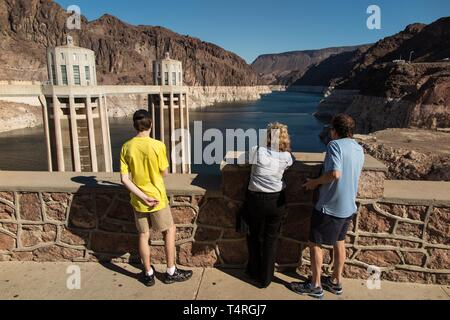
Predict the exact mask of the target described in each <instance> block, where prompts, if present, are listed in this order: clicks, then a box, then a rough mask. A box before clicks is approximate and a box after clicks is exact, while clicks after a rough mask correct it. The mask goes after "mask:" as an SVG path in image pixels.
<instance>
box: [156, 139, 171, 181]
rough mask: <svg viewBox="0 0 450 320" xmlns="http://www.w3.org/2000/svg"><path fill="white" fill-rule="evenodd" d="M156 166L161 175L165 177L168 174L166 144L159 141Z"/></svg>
mask: <svg viewBox="0 0 450 320" xmlns="http://www.w3.org/2000/svg"><path fill="white" fill-rule="evenodd" d="M158 166H159V172H160V173H161V176H162V177H163V178H166V177H167V176H168V175H169V161H168V160H167V151H166V146H165V144H163V143H161V145H160V149H159V152H158Z"/></svg>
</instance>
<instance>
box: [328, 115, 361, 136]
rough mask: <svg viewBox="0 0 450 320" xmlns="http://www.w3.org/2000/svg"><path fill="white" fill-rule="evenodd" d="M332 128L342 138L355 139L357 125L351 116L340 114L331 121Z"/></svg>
mask: <svg viewBox="0 0 450 320" xmlns="http://www.w3.org/2000/svg"><path fill="white" fill-rule="evenodd" d="M331 127H332V128H333V129H334V130H335V131H336V133H337V134H338V136H339V137H340V138H353V134H354V132H355V129H356V123H355V120H353V118H352V117H350V116H349V115H347V114H343V113H340V114H338V115H336V116H335V117H334V118H333V120H332V121H331Z"/></svg>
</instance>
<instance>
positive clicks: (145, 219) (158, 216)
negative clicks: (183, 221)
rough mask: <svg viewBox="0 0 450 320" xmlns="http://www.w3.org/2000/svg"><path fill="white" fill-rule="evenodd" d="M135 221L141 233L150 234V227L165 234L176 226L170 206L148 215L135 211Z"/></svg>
mask: <svg viewBox="0 0 450 320" xmlns="http://www.w3.org/2000/svg"><path fill="white" fill-rule="evenodd" d="M134 220H135V221H136V228H137V230H138V232H139V233H147V232H150V227H151V228H152V229H153V230H155V231H160V232H164V231H167V230H169V229H170V228H171V227H172V226H173V225H174V223H173V218H172V211H170V206H167V207H166V208H164V209H161V210H159V211H155V212H148V213H142V212H136V211H134Z"/></svg>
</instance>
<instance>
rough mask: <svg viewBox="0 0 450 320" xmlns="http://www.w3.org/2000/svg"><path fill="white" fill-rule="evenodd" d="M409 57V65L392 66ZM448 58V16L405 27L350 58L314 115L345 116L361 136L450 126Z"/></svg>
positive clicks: (449, 27) (449, 24)
mask: <svg viewBox="0 0 450 320" xmlns="http://www.w3.org/2000/svg"><path fill="white" fill-rule="evenodd" d="M409 56H411V58H412V59H411V62H408V61H400V62H393V60H396V59H398V58H400V57H403V58H405V57H407V59H409ZM449 56H450V17H447V18H442V19H439V20H437V21H436V22H434V23H432V24H430V25H422V24H413V25H410V26H408V27H407V28H406V29H405V30H404V31H402V32H400V33H398V34H396V35H394V36H392V37H388V38H385V39H383V40H380V41H379V42H377V43H376V44H375V45H373V46H372V47H370V48H369V49H367V50H366V51H365V52H361V53H357V54H356V55H354V57H353V58H352V60H353V64H354V65H353V67H351V66H347V68H348V67H351V70H350V71H349V72H348V74H347V75H346V76H344V77H342V78H341V79H334V81H332V82H331V85H333V87H335V88H333V89H335V91H334V93H333V94H331V95H330V96H329V97H327V98H325V99H324V101H322V103H321V105H320V106H319V110H318V113H317V116H318V117H326V118H329V117H330V116H332V115H333V114H335V113H337V112H346V113H349V114H351V115H352V116H354V117H355V119H356V120H357V123H358V130H359V132H361V133H368V132H373V131H377V130H382V129H385V128H396V127H400V128H406V127H411V126H416V127H423V128H436V127H450V62H449V61H446V60H445V58H448V57H449ZM349 90H353V91H349ZM340 92H344V93H345V94H341V93H340ZM349 92H352V93H350V94H348V93H349ZM340 97H342V98H343V99H342V100H341V99H340Z"/></svg>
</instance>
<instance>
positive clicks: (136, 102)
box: [108, 86, 272, 118]
mask: <svg viewBox="0 0 450 320" xmlns="http://www.w3.org/2000/svg"><path fill="white" fill-rule="evenodd" d="M271 92H272V88H270V87H269V86H247V87H244V86H206V87H203V86H190V87H189V88H188V99H189V109H191V110H194V109H198V108H202V107H209V106H213V105H214V104H216V103H222V102H236V101H255V100H259V99H260V98H261V95H263V94H268V93H271ZM147 106H148V97H147V96H145V95H133V94H132V95H124V96H111V97H108V111H109V116H110V117H113V118H120V117H128V116H130V115H132V114H133V113H134V112H135V111H137V110H138V109H142V108H146V107H147Z"/></svg>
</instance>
